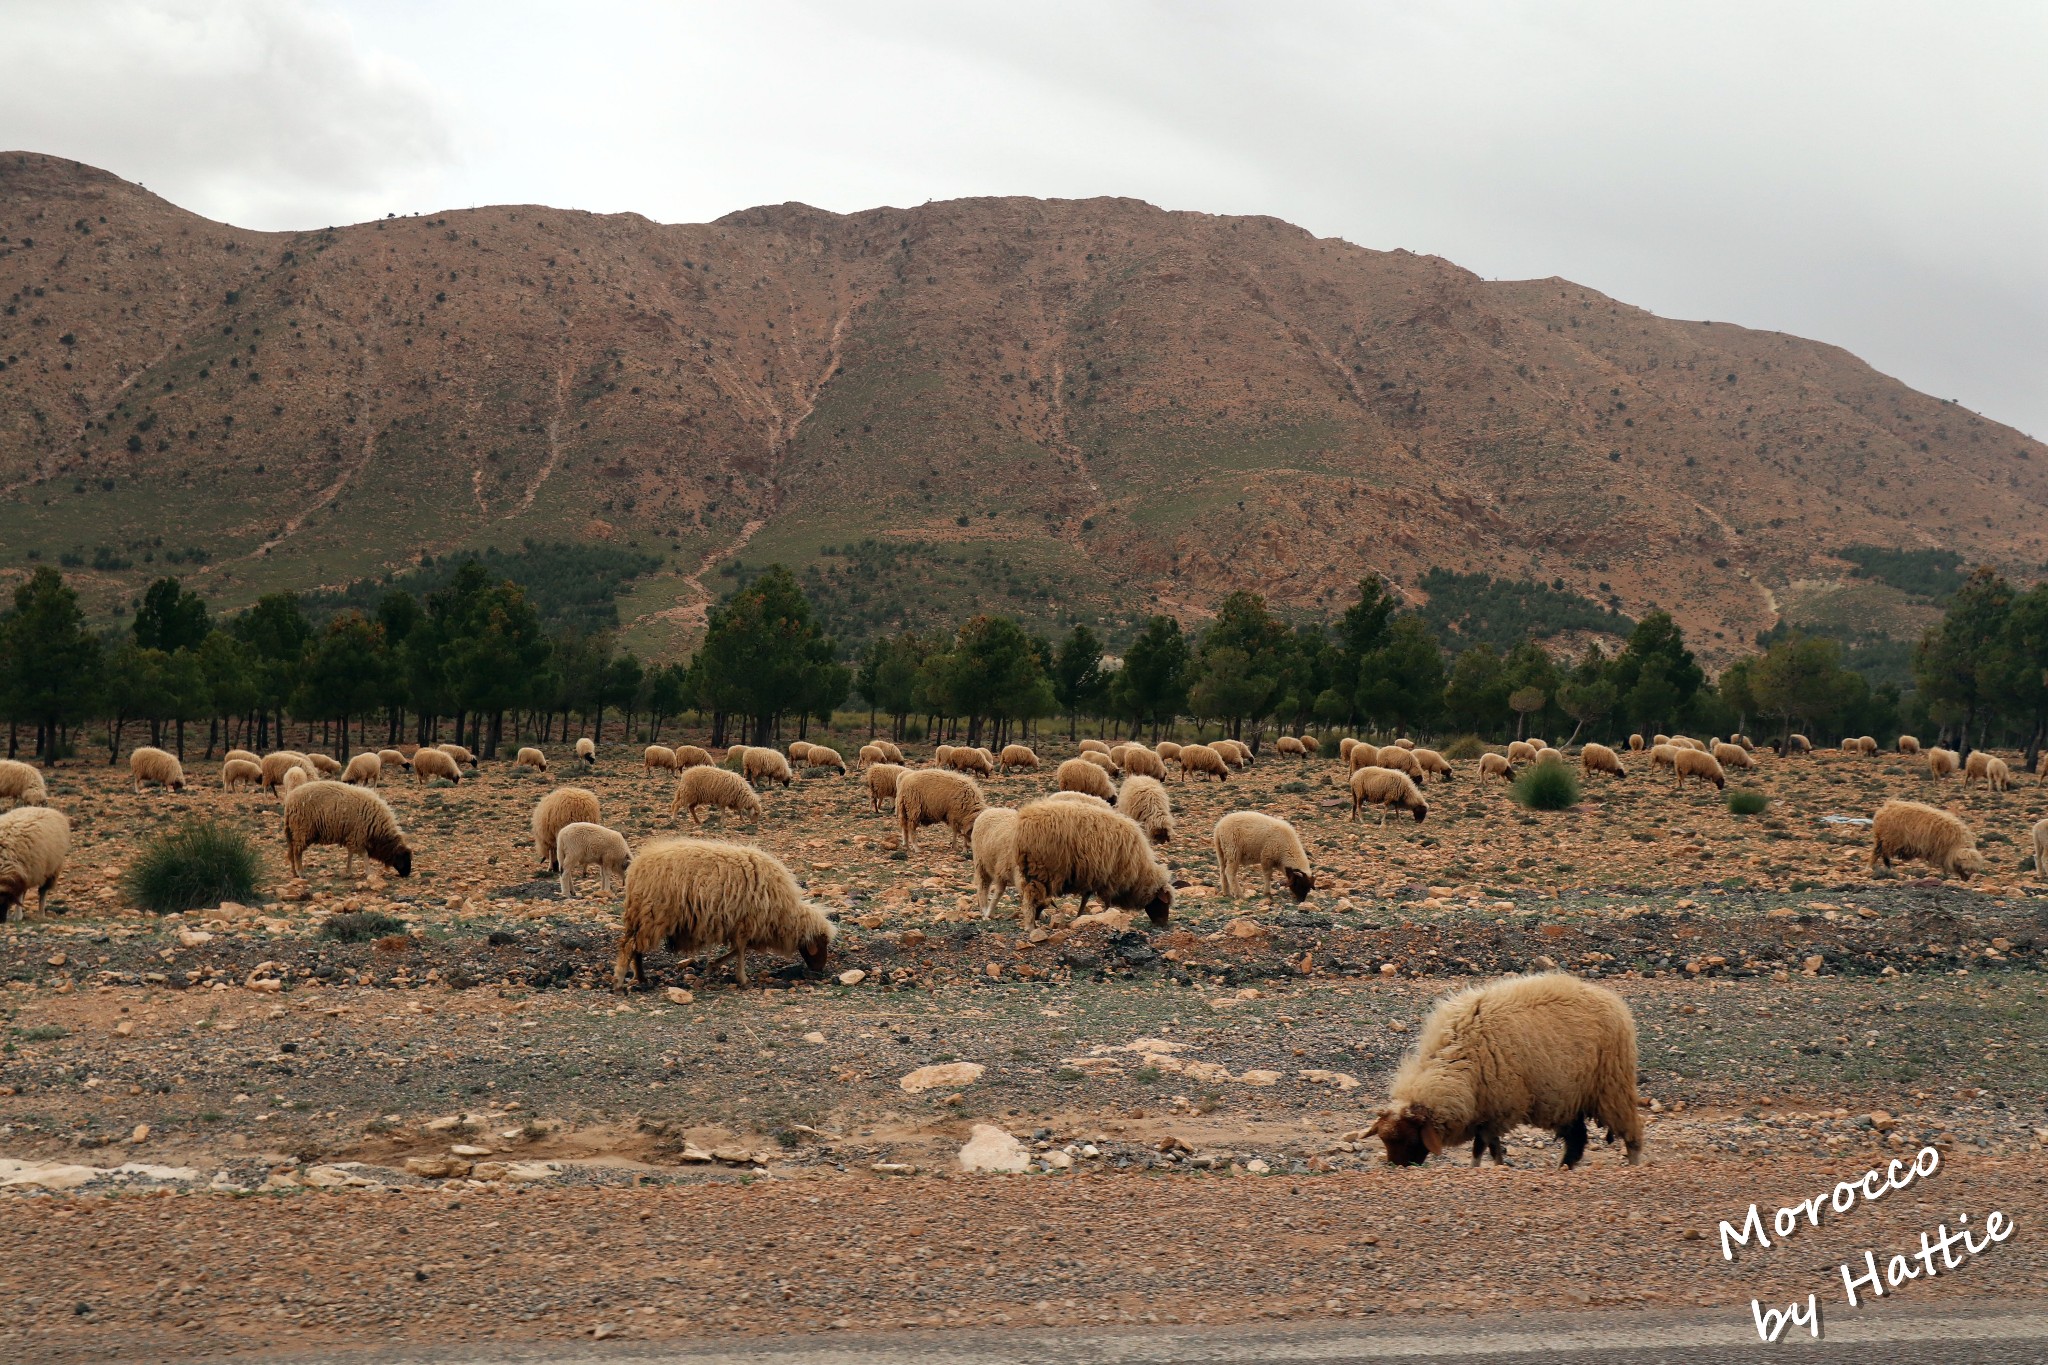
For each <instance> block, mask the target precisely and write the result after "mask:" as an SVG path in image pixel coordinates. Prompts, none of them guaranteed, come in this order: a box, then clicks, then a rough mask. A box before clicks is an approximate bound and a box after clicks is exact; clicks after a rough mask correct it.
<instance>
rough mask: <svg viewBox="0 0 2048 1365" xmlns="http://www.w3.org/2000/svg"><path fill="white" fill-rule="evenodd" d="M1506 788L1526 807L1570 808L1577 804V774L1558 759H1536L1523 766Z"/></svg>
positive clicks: (1530, 808) (1531, 808)
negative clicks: (1509, 786) (1510, 786)
mask: <svg viewBox="0 0 2048 1365" xmlns="http://www.w3.org/2000/svg"><path fill="white" fill-rule="evenodd" d="M1509 790H1510V793H1511V794H1512V795H1513V796H1514V798H1515V803H1516V804H1517V805H1519V806H1521V807H1523V808H1524V809H1526V810H1570V809H1571V808H1572V807H1573V806H1576V805H1578V804H1579V775H1578V774H1577V773H1576V772H1574V771H1572V770H1571V769H1570V768H1568V767H1566V766H1565V765H1564V764H1562V763H1538V764H1535V765H1533V766H1531V767H1529V768H1525V769H1523V771H1522V775H1521V776H1520V777H1518V778H1516V779H1515V785H1514V786H1513V787H1512V788H1510V789H1509Z"/></svg>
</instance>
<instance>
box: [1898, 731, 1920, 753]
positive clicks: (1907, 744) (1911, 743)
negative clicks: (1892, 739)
mask: <svg viewBox="0 0 2048 1365" xmlns="http://www.w3.org/2000/svg"><path fill="white" fill-rule="evenodd" d="M1899 752H1900V753H1902V754H1917V753H1919V752H1920V741H1919V739H1918V738H1916V737H1915V736H1913V735H1900V736H1899Z"/></svg>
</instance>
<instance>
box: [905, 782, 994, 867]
mask: <svg viewBox="0 0 2048 1365" xmlns="http://www.w3.org/2000/svg"><path fill="white" fill-rule="evenodd" d="M987 804H988V803H987V802H985V801H983V800H982V797H981V787H980V786H979V785H978V784H977V783H976V782H975V780H974V779H973V778H971V777H967V776H965V775H964V774H961V773H954V772H947V771H946V770H945V769H943V768H920V769H918V770H916V771H914V772H906V773H904V774H903V776H902V777H900V778H898V779H897V780H896V823H897V826H898V827H899V828H900V829H901V831H902V835H903V847H904V849H905V850H906V851H909V850H911V849H914V848H915V847H916V846H917V832H918V831H919V830H920V829H923V828H924V827H925V826H926V825H944V826H946V828H948V829H950V830H951V831H952V832H953V839H954V842H955V843H956V844H960V845H962V846H964V845H965V843H966V841H967V838H968V836H969V835H971V834H972V833H973V832H974V817H975V816H977V815H979V814H981V812H982V809H983V807H985V806H986V805H987Z"/></svg>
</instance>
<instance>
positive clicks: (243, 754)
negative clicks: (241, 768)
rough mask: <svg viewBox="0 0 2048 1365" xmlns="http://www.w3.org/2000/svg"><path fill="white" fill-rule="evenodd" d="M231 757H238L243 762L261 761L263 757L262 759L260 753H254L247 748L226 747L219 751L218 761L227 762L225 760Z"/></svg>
mask: <svg viewBox="0 0 2048 1365" xmlns="http://www.w3.org/2000/svg"><path fill="white" fill-rule="evenodd" d="M231 758H239V759H241V760H242V761H243V762H244V763H261V762H262V761H263V759H262V757H261V756H260V755H258V754H256V753H255V752H253V751H252V750H249V749H227V750H224V751H223V752H222V753H221V756H220V761H221V762H223V763H225V762H227V761H228V760H229V759H231Z"/></svg>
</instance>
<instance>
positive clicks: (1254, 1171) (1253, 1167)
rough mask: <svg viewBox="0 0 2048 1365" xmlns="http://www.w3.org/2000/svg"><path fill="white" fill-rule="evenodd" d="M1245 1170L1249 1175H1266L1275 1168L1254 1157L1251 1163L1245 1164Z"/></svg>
mask: <svg viewBox="0 0 2048 1365" xmlns="http://www.w3.org/2000/svg"><path fill="white" fill-rule="evenodd" d="M1244 1169H1245V1174H1247V1175H1264V1174H1266V1173H1267V1172H1268V1171H1270V1170H1272V1169H1273V1168H1272V1167H1271V1166H1268V1165H1267V1164H1266V1163H1265V1162H1263V1161H1261V1160H1259V1159H1258V1158H1257V1157H1253V1158H1252V1159H1251V1160H1250V1161H1247V1162H1245V1163H1244Z"/></svg>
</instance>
